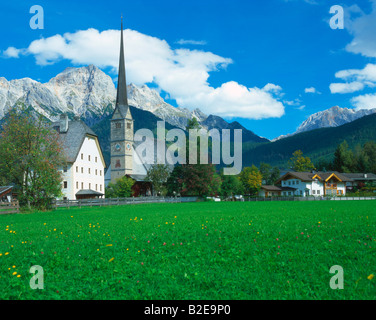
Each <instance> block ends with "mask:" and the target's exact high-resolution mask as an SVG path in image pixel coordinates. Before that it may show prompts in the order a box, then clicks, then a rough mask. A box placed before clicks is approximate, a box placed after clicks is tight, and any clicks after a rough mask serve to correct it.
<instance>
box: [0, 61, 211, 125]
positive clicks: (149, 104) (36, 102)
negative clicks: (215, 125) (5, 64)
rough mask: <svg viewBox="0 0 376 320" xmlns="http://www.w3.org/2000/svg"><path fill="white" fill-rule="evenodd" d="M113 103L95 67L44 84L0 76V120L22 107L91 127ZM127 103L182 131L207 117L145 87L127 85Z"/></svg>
mask: <svg viewBox="0 0 376 320" xmlns="http://www.w3.org/2000/svg"><path fill="white" fill-rule="evenodd" d="M115 100H116V88H115V85H114V83H113V81H112V79H111V77H110V76H108V75H107V74H105V73H104V72H103V71H102V70H100V69H99V68H97V67H96V66H94V65H89V66H87V67H81V68H67V69H66V70H64V71H63V72H61V73H60V74H58V75H57V76H56V77H54V78H52V79H51V80H50V81H49V82H47V83H44V84H43V83H40V82H38V81H35V80H32V79H29V78H24V79H17V80H10V81H7V80H6V79H5V78H3V77H0V119H1V118H3V117H4V115H5V114H6V113H7V112H8V110H9V108H11V107H13V106H15V105H25V106H27V107H28V106H32V107H33V108H34V109H35V110H36V111H37V112H38V113H40V114H42V115H44V116H46V117H47V118H48V119H50V120H52V121H55V120H57V118H58V116H59V114H61V113H64V112H67V113H71V114H73V115H76V116H80V117H83V118H85V121H86V122H88V123H89V124H90V125H91V124H94V123H95V122H98V121H99V120H100V119H101V118H102V117H103V116H105V115H108V114H109V113H111V112H112V111H113V109H114V105H115ZM128 102H129V104H130V105H132V106H134V107H136V108H140V109H142V110H146V111H150V112H152V113H153V114H155V115H156V116H157V117H159V118H161V119H163V120H165V121H166V122H168V123H170V124H171V125H174V126H177V127H180V128H185V126H186V124H187V122H188V119H191V118H192V117H196V118H197V119H198V121H199V122H200V123H201V122H203V121H204V120H205V119H206V118H207V116H206V115H205V114H204V113H202V112H201V111H200V110H199V109H195V110H193V111H190V110H188V109H183V108H175V107H173V106H172V105H170V104H168V103H166V102H165V101H164V100H163V99H162V97H161V96H160V94H159V93H158V92H157V91H156V90H155V89H151V88H149V87H147V86H146V85H144V86H142V87H137V86H136V85H134V84H130V85H128Z"/></svg>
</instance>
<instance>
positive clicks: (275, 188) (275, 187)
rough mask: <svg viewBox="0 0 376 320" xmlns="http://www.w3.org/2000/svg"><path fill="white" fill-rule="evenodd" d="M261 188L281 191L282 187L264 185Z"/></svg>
mask: <svg viewBox="0 0 376 320" xmlns="http://www.w3.org/2000/svg"><path fill="white" fill-rule="evenodd" d="M261 189H264V190H265V191H281V190H282V188H281V187H278V186H272V185H267V184H265V185H262V186H261Z"/></svg>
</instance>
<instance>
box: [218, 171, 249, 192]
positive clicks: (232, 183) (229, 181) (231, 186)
mask: <svg viewBox="0 0 376 320" xmlns="http://www.w3.org/2000/svg"><path fill="white" fill-rule="evenodd" d="M221 179H222V184H221V192H220V193H221V196H223V197H224V198H228V197H233V196H235V195H237V194H243V193H244V188H243V184H242V183H241V181H240V179H239V177H238V176H236V175H224V174H223V170H222V172H221Z"/></svg>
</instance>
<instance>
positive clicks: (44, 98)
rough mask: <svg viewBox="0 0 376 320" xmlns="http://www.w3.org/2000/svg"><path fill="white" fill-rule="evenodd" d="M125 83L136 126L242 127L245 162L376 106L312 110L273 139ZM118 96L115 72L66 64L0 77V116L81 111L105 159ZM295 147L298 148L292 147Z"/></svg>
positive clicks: (274, 158) (277, 154)
mask: <svg viewBox="0 0 376 320" xmlns="http://www.w3.org/2000/svg"><path fill="white" fill-rule="evenodd" d="M127 89H128V101H129V104H130V105H131V106H133V108H132V115H133V117H134V118H135V129H136V130H137V129H138V128H149V129H151V130H154V129H155V128H156V123H157V121H158V120H165V121H166V129H171V128H181V129H185V128H186V125H187V122H188V120H189V119H192V118H196V119H197V121H198V122H199V124H200V125H201V126H202V127H203V128H206V129H208V130H210V129H213V128H216V129H219V130H221V129H242V130H243V151H244V154H243V159H244V160H243V162H244V164H250V163H255V164H257V163H259V162H260V161H265V162H270V163H276V164H279V165H282V164H283V163H285V161H284V160H285V157H286V156H287V155H286V154H285V151H287V153H289V154H288V156H290V155H291V153H292V152H293V151H295V150H296V149H304V147H303V146H304V145H307V141H311V140H310V139H311V138H310V137H311V135H312V132H315V131H317V130H322V129H323V128H328V129H335V128H340V127H342V126H343V125H346V124H349V123H353V122H354V123H355V122H356V120H358V119H360V118H363V117H367V116H370V115H374V114H375V113H376V108H375V109H370V110H354V109H348V108H340V107H338V106H334V107H332V108H329V109H327V110H324V111H320V112H317V113H315V114H312V115H311V116H309V117H308V118H307V119H306V120H305V121H304V122H303V123H302V124H301V125H300V126H299V127H298V128H297V130H296V132H294V133H292V134H287V135H284V136H280V137H278V138H276V139H273V140H272V141H269V140H268V139H266V138H262V137H259V136H258V135H256V134H255V133H253V132H252V131H251V130H248V129H246V128H244V127H243V126H242V125H241V124H240V123H238V122H237V121H234V122H227V121H226V120H224V119H223V118H221V117H219V116H216V115H206V114H204V113H203V112H202V111H201V110H200V109H198V108H196V109H194V110H193V111H191V110H188V109H186V108H179V107H174V106H172V105H170V104H168V103H167V102H166V101H165V100H164V99H163V98H162V97H161V95H160V93H159V92H158V91H157V90H156V89H152V88H149V87H148V86H146V85H143V86H141V87H138V86H136V85H134V84H130V85H128V88H127ZM115 100H116V88H115V85H114V82H113V80H112V78H111V77H110V76H109V75H107V74H106V73H104V72H103V71H102V70H100V69H99V68H97V67H96V66H94V65H89V66H86V67H80V68H73V67H71V68H67V69H65V70H64V71H63V72H61V73H59V74H58V75H57V76H56V77H54V78H52V79H51V80H49V81H48V82H47V83H41V82H38V81H35V80H32V79H30V78H23V79H16V80H10V81H8V80H6V79H5V78H3V77H0V120H1V119H2V118H3V117H4V116H5V115H6V114H7V112H8V110H9V109H10V108H12V107H13V106H17V105H24V106H26V107H28V108H31V109H32V110H33V111H34V112H36V113H39V114H42V115H43V116H45V117H46V118H47V119H49V120H50V121H56V120H57V119H58V117H59V115H60V114H61V113H67V114H68V115H69V117H70V118H73V117H74V116H78V117H80V118H81V119H82V120H84V121H85V122H86V124H88V125H89V126H90V127H92V128H93V129H94V131H95V132H97V134H98V136H99V139H100V142H101V145H102V149H103V151H104V154H105V158H106V162H107V160H109V121H108V120H109V118H110V116H111V114H112V112H113V110H114V104H115ZM372 119H373V118H372ZM359 123H362V122H359ZM337 131H338V132H341V134H343V135H344V136H346V135H347V133H346V132H344V131H342V130H337ZM322 132H327V131H325V130H324V131H320V134H323V133H322ZM328 132H331V131H330V130H329V131H328ZM334 132H336V130H334ZM314 134H318V133H314ZM331 134H332V133H331ZM302 137H304V139H303V138H302ZM343 138H344V137H343ZM313 140H315V139H313ZM327 141H332V139H327V140H326V141H321V145H322V146H323V145H326V144H327V143H326V142H327ZM332 142H333V141H332ZM313 145H315V141H312V144H311V146H310V147H308V149H307V150H306V152H307V153H311V154H312V155H314V156H315V155H316V154H317V152H318V151H317V150H316V151H313V149H314V148H313ZM280 146H284V147H283V148H284V149H283V150H282V149H281V147H280ZM294 148H295V150H292V149H294ZM310 148H311V149H310ZM321 149H322V148H321ZM329 149H331V148H329ZM273 150H274V151H273ZM291 150H292V152H290V151H291ZM303 151H304V150H303ZM311 151H312V152H311ZM255 152H257V153H258V154H257V156H255V155H254V153H255ZM319 153H320V152H319ZM323 154H325V152H324V153H323Z"/></svg>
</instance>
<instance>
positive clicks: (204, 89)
mask: <svg viewBox="0 0 376 320" xmlns="http://www.w3.org/2000/svg"><path fill="white" fill-rule="evenodd" d="M35 4H38V5H40V6H42V7H43V9H44V29H43V30H33V29H31V28H30V26H29V21H30V19H31V17H32V16H33V14H30V13H29V10H30V7H31V6H32V5H35ZM333 5H341V6H342V7H343V8H344V13H345V21H344V27H345V28H344V29H342V30H340V29H336V30H333V29H331V28H330V25H329V20H330V18H331V17H332V16H333V14H330V13H329V10H330V8H331V6H333ZM0 12H1V19H0V76H2V77H5V78H6V79H7V80H12V79H19V78H23V77H30V78H32V79H35V80H38V81H41V82H47V81H48V80H49V79H50V78H52V77H54V76H55V75H57V74H58V73H60V72H62V71H63V70H64V69H65V68H66V67H69V66H75V67H76V66H83V65H88V64H91V63H93V64H96V65H97V66H98V67H100V68H101V69H102V70H104V71H105V72H106V73H107V74H109V75H110V76H111V77H113V78H114V79H116V65H117V59H118V57H117V56H118V40H117V39H118V36H117V34H116V33H114V30H119V29H120V15H121V13H123V15H124V29H127V30H126V33H125V39H126V44H125V46H126V64H127V77H128V79H127V81H128V82H134V83H136V84H138V85H140V84H143V83H146V84H148V85H150V86H152V87H155V88H158V89H159V90H160V91H161V95H162V97H167V98H168V100H167V101H168V102H169V103H171V104H173V105H175V106H177V105H179V106H182V107H188V108H191V109H193V108H195V107H197V108H200V109H201V110H202V111H204V112H205V113H207V114H210V113H214V114H218V115H220V116H222V117H225V118H227V119H228V120H231V121H233V120H237V121H238V122H240V123H241V124H243V125H244V126H245V127H246V128H248V129H250V130H252V131H254V132H255V133H256V134H258V135H261V136H264V137H267V138H269V139H272V138H275V137H277V136H279V135H281V134H286V133H291V132H294V131H295V130H296V128H297V126H298V125H299V124H300V123H301V122H302V121H304V120H305V119H306V118H307V117H308V116H309V115H310V114H312V113H315V112H318V111H321V110H325V109H328V108H330V107H332V106H335V105H339V106H340V107H348V108H357V109H361V108H371V107H376V94H375V93H376V91H375V86H376V65H375V63H376V61H375V59H376V19H375V17H376V1H371V0H364V1H356V2H354V1H331V0H330V1H328V0H326V1H320V0H265V1H246V0H232V1H222V0H200V1H199V0H190V1H177V0H175V1H172V0H161V1H151V0H143V1H139V0H133V1H124V0H123V1H110V2H108V1H101V2H91V1H79V3H77V2H76V1H39V2H38V3H36V2H35V1H17V3H11V2H4V1H3V2H1V4H0ZM111 30H112V31H113V32H112V31H111ZM110 31H111V32H110ZM67 34H68V35H67ZM89 37H90V40H89V41H88V38H89ZM114 41H115V42H114Z"/></svg>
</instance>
